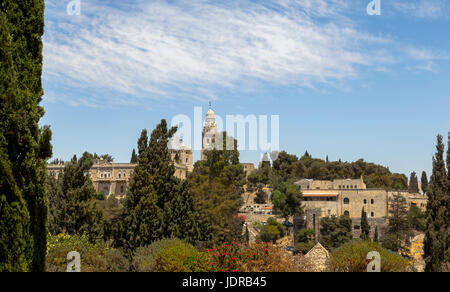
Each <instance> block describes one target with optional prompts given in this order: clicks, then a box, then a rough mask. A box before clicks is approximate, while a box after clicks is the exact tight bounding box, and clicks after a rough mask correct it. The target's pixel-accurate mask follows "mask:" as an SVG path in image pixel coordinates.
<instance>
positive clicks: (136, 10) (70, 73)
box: [44, 0, 396, 104]
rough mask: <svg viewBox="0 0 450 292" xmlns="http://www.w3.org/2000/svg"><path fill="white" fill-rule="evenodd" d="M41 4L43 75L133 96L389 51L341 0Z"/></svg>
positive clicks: (383, 55) (317, 78) (379, 59)
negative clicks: (68, 10) (72, 7)
mask: <svg viewBox="0 0 450 292" xmlns="http://www.w3.org/2000/svg"><path fill="white" fill-rule="evenodd" d="M47 2H49V4H47V8H48V10H47V27H46V35H45V40H44V41H45V46H44V65H45V67H44V72H45V76H46V78H47V79H48V80H49V82H50V81H52V80H56V81H57V82H63V83H65V84H74V85H77V86H82V87H84V88H95V89H102V88H103V89H107V90H111V91H115V92H118V93H119V95H120V94H129V95H132V96H134V97H136V98H142V97H150V98H157V99H161V98H173V97H174V96H173V95H172V94H173V92H177V95H181V96H184V97H186V98H192V97H193V96H196V97H195V98H197V99H199V100H203V99H204V98H206V97H208V98H217V96H216V94H215V92H214V88H217V87H219V88H220V87H222V88H223V87H229V88H230V87H234V86H235V85H236V83H237V82H239V81H242V80H256V81H258V82H268V83H270V84H296V85H300V86H305V87H313V86H316V85H317V84H329V83H334V82H338V81H340V80H343V79H348V78H354V77H355V76H357V75H358V69H359V68H360V67H367V66H373V67H376V68H380V67H383V66H385V65H388V64H391V63H392V62H395V59H396V57H395V56H394V55H393V54H392V53H391V52H387V51H386V47H388V46H392V41H391V40H389V39H387V38H384V37H378V36H377V37H374V36H372V35H370V34H369V33H367V32H364V31H363V30H360V29H358V27H357V26H356V24H354V23H353V22H352V21H351V20H349V19H347V18H346V17H345V16H344V14H343V13H342V11H343V9H345V8H346V4H345V1H341V0H331V1H325V0H317V1H313V0H273V1H247V0H242V1H226V3H224V2H220V1H219V2H217V1H216V2H211V1H206V0H201V1H187V0H186V1H184V0H174V1H170V2H166V1H159V0H154V1H151V3H145V2H144V1H137V0H134V1H130V3H131V4H130V3H127V4H128V5H127V6H126V5H125V4H124V3H121V4H115V5H120V7H118V6H109V7H107V6H105V4H104V1H83V0H82V1H81V3H82V16H68V15H66V14H65V5H66V4H67V3H65V1H58V2H56V1H47ZM61 2H63V3H61ZM124 5H125V6H126V7H125V6H124ZM317 18H324V19H325V21H324V19H320V20H318V19H317ZM105 99H108V97H105ZM130 102H136V101H130ZM79 104H83V103H82V102H79Z"/></svg>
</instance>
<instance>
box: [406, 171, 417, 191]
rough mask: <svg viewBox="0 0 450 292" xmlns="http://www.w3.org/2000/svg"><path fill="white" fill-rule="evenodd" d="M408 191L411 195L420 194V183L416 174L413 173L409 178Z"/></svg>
mask: <svg viewBox="0 0 450 292" xmlns="http://www.w3.org/2000/svg"><path fill="white" fill-rule="evenodd" d="M408 191H409V192H410V193H418V192H419V182H418V180H417V175H416V172H415V171H413V172H412V173H411V176H410V178H409V188H408Z"/></svg>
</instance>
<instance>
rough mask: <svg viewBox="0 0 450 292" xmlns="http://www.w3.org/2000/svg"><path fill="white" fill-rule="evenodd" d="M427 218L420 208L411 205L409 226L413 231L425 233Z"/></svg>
mask: <svg viewBox="0 0 450 292" xmlns="http://www.w3.org/2000/svg"><path fill="white" fill-rule="evenodd" d="M426 224H427V217H426V214H425V212H423V211H422V210H420V208H419V207H417V206H415V205H411V207H410V208H409V225H410V226H411V228H412V229H414V230H417V231H421V232H424V231H425V230H426Z"/></svg>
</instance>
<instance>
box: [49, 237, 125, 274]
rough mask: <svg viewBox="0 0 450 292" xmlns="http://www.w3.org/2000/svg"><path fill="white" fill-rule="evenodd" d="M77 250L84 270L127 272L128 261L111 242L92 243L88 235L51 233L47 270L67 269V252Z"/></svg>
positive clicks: (62, 270) (60, 270)
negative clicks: (112, 246) (54, 234)
mask: <svg viewBox="0 0 450 292" xmlns="http://www.w3.org/2000/svg"><path fill="white" fill-rule="evenodd" d="M71 251H77V252H79V253H80V256H81V271H82V272H126V271H128V270H129V265H128V261H127V260H126V259H125V258H124V257H123V256H122V254H121V252H120V251H119V250H117V249H113V248H111V247H110V246H109V244H107V243H105V242H103V241H98V242H96V243H92V242H90V241H89V239H88V236H87V235H82V236H78V235H73V236H71V235H67V234H58V235H56V236H52V235H49V237H48V242H47V257H46V271H47V272H65V271H66V269H67V264H68V262H69V261H68V260H67V254H68V253H69V252H71Z"/></svg>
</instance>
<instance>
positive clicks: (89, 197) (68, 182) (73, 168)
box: [47, 152, 103, 240]
mask: <svg viewBox="0 0 450 292" xmlns="http://www.w3.org/2000/svg"><path fill="white" fill-rule="evenodd" d="M92 165H93V156H92V155H91V154H89V153H87V152H85V153H84V154H83V156H82V157H81V158H80V159H77V157H76V156H74V157H73V158H72V160H71V161H70V162H69V163H66V164H65V166H64V171H63V172H62V173H61V174H60V175H59V177H58V179H56V178H55V177H53V176H51V175H50V176H49V177H48V179H47V189H48V192H49V202H50V215H49V231H50V232H51V233H52V234H59V233H67V234H69V235H83V234H87V235H88V236H89V238H90V239H91V240H95V239H97V238H99V237H101V236H102V227H103V216H102V212H101V211H100V210H99V209H98V207H97V205H96V200H95V194H96V192H95V189H94V185H93V184H92V181H91V179H90V177H89V176H88V175H87V173H88V172H89V170H90V169H91V167H92Z"/></svg>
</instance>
